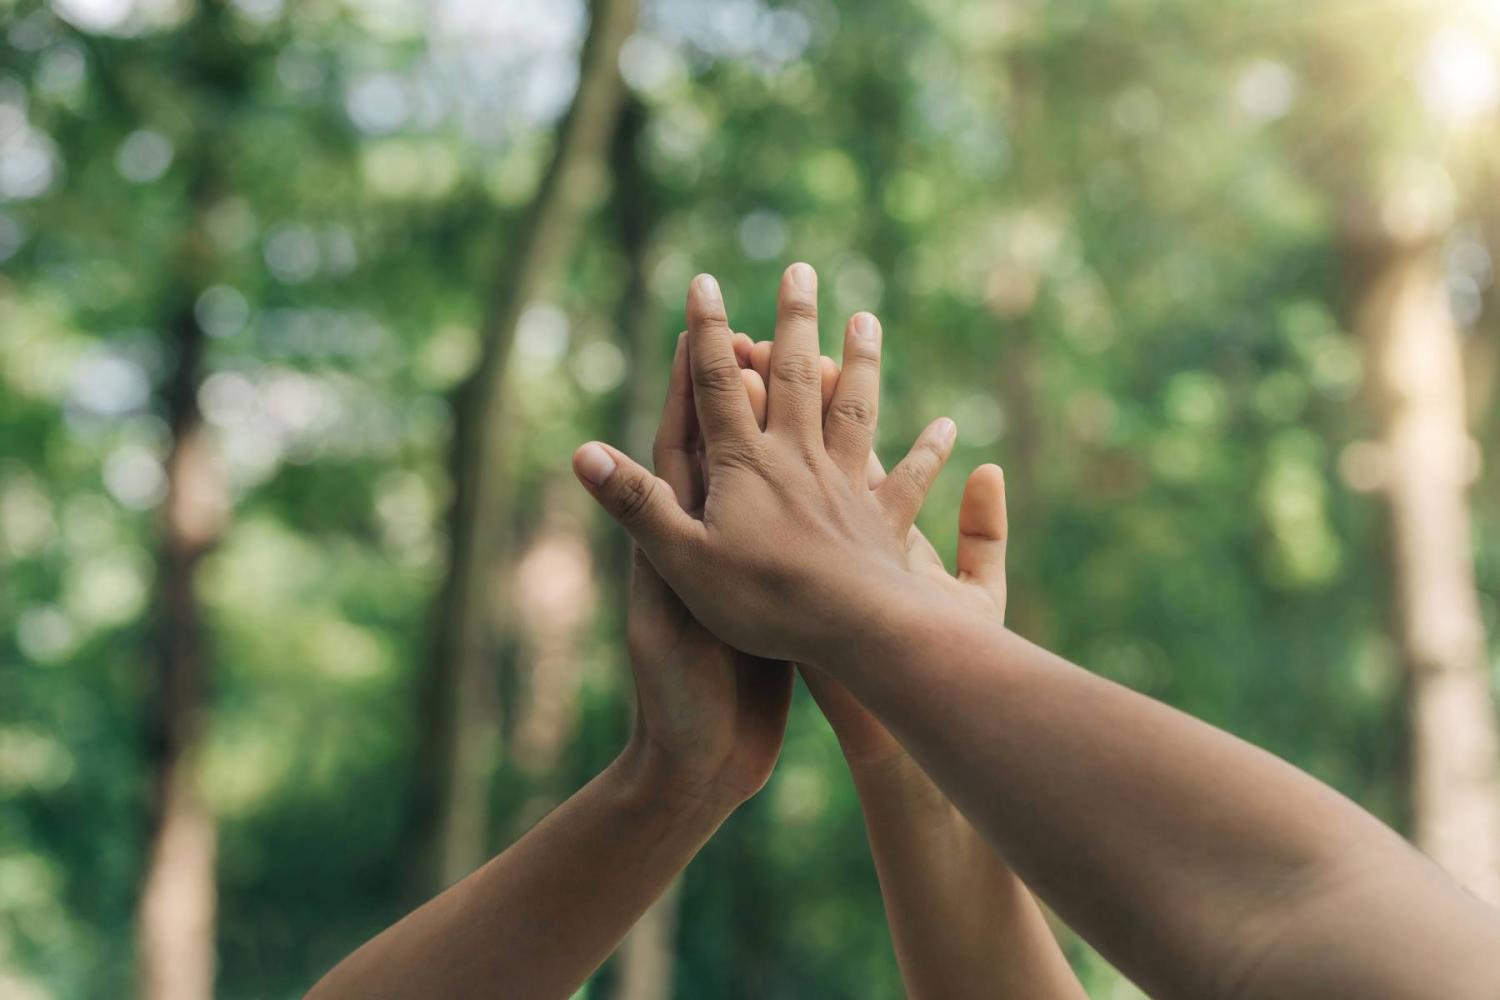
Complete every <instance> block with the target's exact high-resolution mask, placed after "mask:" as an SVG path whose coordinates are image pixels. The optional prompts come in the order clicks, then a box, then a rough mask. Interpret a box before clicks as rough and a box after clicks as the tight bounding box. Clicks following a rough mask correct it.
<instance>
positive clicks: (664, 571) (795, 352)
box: [573, 264, 955, 662]
mask: <svg viewBox="0 0 1500 1000" xmlns="http://www.w3.org/2000/svg"><path fill="white" fill-rule="evenodd" d="M687 316H688V336H687V342H688V360H689V367H690V370H691V373H692V382H693V394H694V402H695V409H696V413H697V416H698V423H699V427H700V428H701V433H702V437H703V441H704V444H705V459H706V468H707V480H708V482H707V496H706V499H705V502H704V505H703V516H702V519H701V520H695V519H694V518H693V517H691V516H690V515H688V514H687V513H686V512H685V511H684V510H683V508H682V506H681V505H680V504H679V503H678V501H677V499H676V497H675V495H674V493H673V490H672V487H671V485H670V484H669V483H668V482H667V481H665V480H663V479H658V478H656V477H654V476H652V475H651V474H650V473H648V472H647V471H646V470H645V469H643V468H641V467H640V466H639V465H638V464H636V463H635V462H633V461H631V460H630V459H629V458H628V457H626V456H625V455H624V454H622V453H621V452H619V451H617V450H615V449H613V448H610V447H609V446H607V445H602V444H599V443H597V442H592V443H589V444H586V445H584V446H583V447H581V448H579V449H578V451H577V452H576V453H575V455H574V460H573V462H574V469H575V471H576V472H577V474H578V476H579V478H580V480H582V481H583V483H584V484H585V486H586V487H587V488H588V489H589V491H590V492H591V493H592V494H593V495H594V496H595V497H596V498H597V499H598V500H599V502H600V503H601V504H602V505H603V506H604V508H605V509H606V510H608V511H609V512H610V513H611V514H612V515H613V516H614V517H615V518H616V519H617V520H618V521H620V523H621V524H622V525H624V527H625V528H626V529H627V530H628V531H630V533H631V534H632V535H633V536H634V537H635V539H636V541H637V543H638V544H639V545H640V547H641V549H642V550H643V551H644V552H645V554H646V556H647V558H648V559H649V560H650V562H651V565H652V566H653V567H655V569H656V570H657V571H658V572H659V573H660V574H661V575H662V577H663V578H664V579H665V580H666V582H667V583H668V584H669V585H670V587H671V589H672V590H673V591H674V592H676V593H677V595H678V596H679V597H681V598H682V600H683V602H684V603H685V604H686V606H687V607H688V608H689V609H690V610H691V611H692V613H693V615H694V617H695V618H697V619H698V620H699V621H700V622H702V623H703V624H704V625H705V626H707V627H708V629H709V630H710V631H712V632H713V633H714V634H715V635H718V636H719V637H721V638H722V639H724V640H725V641H726V642H729V643H730V644H732V645H733V646H735V647H737V648H739V649H744V650H746V651H749V652H752V653H755V654H757V655H760V656H766V657H772V658H776V659H784V660H798V661H801V662H806V661H809V660H813V659H814V658H815V657H814V654H815V653H816V652H817V650H819V649H820V648H825V647H826V646H828V645H830V644H835V643H841V642H845V641H847V640H848V639H849V637H850V636H851V635H857V634H859V633H860V631H861V630H862V629H863V628H865V627H867V626H868V624H869V623H868V621H867V620H866V615H865V611H866V609H867V608H868V607H869V606H870V605H871V603H872V601H875V600H876V599H877V598H888V597H889V596H890V595H892V594H893V593H894V592H895V591H896V590H898V589H900V587H901V581H902V580H903V579H905V578H908V577H910V576H911V572H910V570H909V569H908V567H907V559H906V551H907V535H908V532H909V530H910V528H911V524H912V521H913V519H914V518H915V516H916V513H917V509H918V507H919V506H920V504H921V501H922V498H923V497H924V496H925V494H926V492H927V488H928V487H929V486H930V484H931V482H932V480H933V478H934V477H935V476H936V475H937V472H938V470H939V469H941V467H942V464H943V462H944V461H945V460H946V459H947V457H948V453H949V452H950V451H951V449H952V445H953V438H954V434H955V428H954V425H953V422H952V421H950V420H947V419H941V420H938V421H935V422H934V423H933V424H931V425H930V426H929V427H928V428H927V429H926V430H925V431H924V432H923V433H922V435H921V436H920V437H919V438H918V440H917V443H916V444H915V445H914V446H913V447H912V450H911V452H910V453H909V454H908V455H907V456H906V458H905V459H903V460H902V462H901V463H900V464H898V465H897V466H896V468H895V469H893V470H892V472H891V474H890V475H889V476H888V477H887V478H886V479H885V480H884V481H883V482H882V483H881V484H880V486H879V487H878V488H876V489H873V490H872V489H870V487H869V485H868V481H867V463H868V459H869V453H870V444H871V439H872V437H873V434H874V427H875V418H876V413H877V410H878V407H879V396H880V388H879V372H880V325H879V323H878V322H876V320H875V318H874V317H873V316H870V315H868V314H864V313H862V314H860V315H858V316H856V317H854V318H853V319H852V320H851V321H850V322H849V325H848V327H847V329H846V331H845V340H844V370H843V374H842V376H841V377H840V379H839V382H838V386H837V387H836V389H835V390H834V394H833V397H832V399H831V400H830V402H829V407H828V416H827V419H826V420H824V419H823V417H822V405H821V392H822V388H821V387H822V381H823V380H822V376H821V367H822V364H821V360H820V355H819V352H818V332H817V277H816V275H815V274H814V273H813V270H812V268H811V267H808V266H807V265H806V264H794V265H792V267H790V268H788V269H787V272H786V274H784V275H783V276H782V282H781V291H780V296H779V301H778V310H777V322H776V337H775V341H774V343H773V345H772V349H771V357H770V364H769V369H768V372H769V378H768V379H767V380H765V381H766V390H767V400H766V428H765V430H764V431H762V430H761V429H760V427H759V425H758V423H757V421H756V416H755V413H754V410H753V409H752V406H751V402H750V395H749V394H747V392H746V378H747V376H746V375H745V374H744V372H743V371H742V369H741V364H740V360H739V359H738V358H737V357H736V352H735V346H734V337H733V335H732V334H731V332H730V328H729V322H728V317H727V314H726V312H725V309H724V302H723V299H722V297H721V295H720V292H719V287H718V283H717V282H715V281H714V279H713V278H711V277H709V276H708V275H700V276H699V277H698V278H696V279H694V281H693V284H692V286H691V288H690V290H689V293H688V303H687Z"/></svg>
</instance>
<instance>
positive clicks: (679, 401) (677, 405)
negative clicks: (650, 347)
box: [651, 332, 703, 510]
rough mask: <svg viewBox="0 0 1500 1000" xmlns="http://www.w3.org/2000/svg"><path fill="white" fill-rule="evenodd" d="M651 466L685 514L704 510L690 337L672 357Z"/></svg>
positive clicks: (680, 337)
mask: <svg viewBox="0 0 1500 1000" xmlns="http://www.w3.org/2000/svg"><path fill="white" fill-rule="evenodd" d="M651 464H652V466H653V467H654V468H655V469H656V474H657V475H658V476H660V477H661V478H663V479H665V480H666V481H667V485H668V486H670V487H672V492H673V493H674V494H676V496H677V503H678V505H679V506H681V507H682V509H683V510H697V509H698V508H699V507H701V506H703V475H702V466H701V464H700V463H699V461H698V414H697V413H695V412H694V410H693V382H692V379H691V378H690V377H689V376H688V360H687V334H686V333H685V332H684V333H680V334H678V335H677V350H676V351H675V352H674V353H673V354H672V374H671V375H670V376H669V377H668V379H667V401H666V404H665V405H663V406H662V411H661V422H660V423H659V424H657V425H656V441H655V442H654V443H653V444H652V446H651Z"/></svg>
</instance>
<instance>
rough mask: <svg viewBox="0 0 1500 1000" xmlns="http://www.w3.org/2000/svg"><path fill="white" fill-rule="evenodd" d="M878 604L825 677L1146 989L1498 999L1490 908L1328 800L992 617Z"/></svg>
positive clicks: (1498, 952)
mask: <svg viewBox="0 0 1500 1000" xmlns="http://www.w3.org/2000/svg"><path fill="white" fill-rule="evenodd" d="M910 600H911V595H909V594H908V595H904V597H903V600H902V602H901V605H902V606H904V607H906V608H909V607H910V603H909V602H910ZM884 610H885V613H887V614H889V615H891V616H892V618H894V619H895V622H893V624H891V625H890V626H889V627H888V628H885V629H882V630H881V633H882V634H881V635H880V636H879V637H877V638H875V639H874V640H873V641H872V642H871V643H870V644H869V646H868V647H867V648H865V649H864V650H863V651H862V653H861V655H859V656H857V657H856V656H852V655H850V656H840V655H838V654H834V655H833V656H832V657H831V658H830V660H829V662H828V664H827V666H825V669H833V670H836V671H838V672H839V675H840V676H841V677H843V678H844V679H845V680H846V682H847V683H848V684H850V686H851V689H852V690H853V691H854V692H855V693H856V694H857V695H858V696H860V697H861V698H863V699H864V700H865V701H866V703H867V704H869V705H870V706H871V707H872V708H873V709H874V710H875V711H876V712H877V713H878V714H880V716H881V717H882V718H883V719H884V720H885V721H886V722H887V723H888V724H889V725H890V726H891V727H892V729H893V730H894V731H895V733H896V734H897V736H898V737H899V738H901V739H902V741H903V743H904V744H905V745H906V746H907V747H908V748H910V749H911V751H912V753H913V754H914V756H915V757H916V758H917V760H918V761H920V762H921V763H922V765H923V766H924V767H925V768H926V769H927V770H928V772H929V773H931V774H932V775H933V777H934V778H935V779H936V780H937V781H938V783H939V784H940V786H941V787H942V788H943V789H944V790H945V791H946V792H947V793H948V794H950V795H951V796H953V799H954V801H955V802H956V803H958V805H959V806H960V808H962V809H963V810H964V812H965V813H966V814H967V815H968V816H969V817H971V818H972V819H973V821H974V822H975V823H976V824H977V825H978V826H979V827H980V828H981V829H982V830H984V831H985V833H986V834H988V835H989V837H990V838H991V840H993V841H994V842H995V843H996V844H997V845H998V846H999V847H1000V849H1001V850H1002V851H1003V852H1004V853H1005V856H1006V857H1007V858H1008V859H1010V861H1011V862H1012V863H1013V864H1014V865H1015V866H1016V869H1017V871H1018V872H1020V873H1021V875H1022V877H1024V878H1025V879H1026V882H1027V884H1028V885H1030V886H1032V887H1033V888H1034V889H1035V890H1036V891H1037V892H1038V893H1040V894H1041V895H1042V897H1043V898H1044V899H1047V900H1048V901H1049V902H1051V903H1052V904H1053V905H1054V906H1055V907H1056V908H1057V910H1058V912H1059V913H1060V914H1061V915H1062V916H1063V918H1064V919H1066V920H1067V921H1068V922H1069V924H1070V925H1071V926H1072V927H1074V928H1075V929H1076V930H1077V931H1078V932H1079V933H1081V934H1082V935H1083V936H1084V937H1085V938H1087V939H1088V940H1089V941H1091V942H1092V943H1093V944H1094V945H1095V946H1096V947H1097V948H1099V950H1100V951H1101V953H1103V954H1104V956H1105V957H1106V958H1108V959H1110V960H1111V961H1112V962H1114V963H1115V964H1116V965H1117V966H1118V967H1119V968H1120V969H1121V970H1122V971H1124V972H1125V973H1126V974H1128V975H1130V976H1131V977H1132V978H1133V979H1135V980H1136V981H1137V982H1138V983H1140V984H1141V985H1142V986H1144V987H1145V988H1146V989H1147V990H1150V991H1153V992H1155V993H1158V994H1159V995H1162V996H1180V997H1225V998H1231V997H1232V998H1249V997H1266V998H1272V997H1275V998H1282V997H1325V996H1381V997H1413V998H1417V997H1437V996H1442V997H1453V998H1463V997H1475V998H1476V1000H1477V998H1480V997H1492V996H1496V995H1500V923H1497V920H1496V915H1495V913H1494V911H1492V910H1491V909H1489V908H1488V907H1486V906H1485V905H1483V904H1482V903H1480V902H1478V901H1477V900H1475V899H1473V898H1472V897H1470V896H1469V895H1467V894H1466V893H1464V892H1463V891H1462V890H1460V889H1459V888H1458V887H1457V886H1456V885H1454V884H1453V883H1452V882H1451V881H1450V880H1448V879H1447V877H1446V876H1444V875H1443V874H1442V873H1440V872H1439V871H1438V870H1437V869H1436V868H1435V867H1434V866H1432V865H1431V864H1430V863H1429V862H1428V861H1427V860H1426V859H1424V858H1422V857H1421V856H1420V855H1418V854H1417V853H1416V852H1415V851H1413V850H1412V849H1411V848H1410V847H1409V846H1407V845H1406V844H1405V843H1404V842H1402V841H1401V840H1400V839H1399V838H1398V837H1396V836H1395V835H1394V834H1393V833H1392V832H1391V831H1389V830H1388V829H1386V828H1385V827H1384V826H1382V825H1381V824H1380V823H1379V822H1378V821H1376V820H1375V819H1374V818H1373V817H1371V816H1369V815H1368V814H1367V813H1365V812H1363V811H1362V810H1360V809H1359V808H1358V807H1357V806H1355V805H1354V804H1353V803H1351V802H1349V801H1348V800H1347V799H1345V798H1343V797H1342V796H1340V795H1338V794H1337V793H1336V792H1334V791H1332V790H1331V789H1329V788H1327V787H1326V786H1324V785H1322V784H1320V783H1318V782H1317V781H1315V780H1313V779H1312V778H1310V777H1308V776H1307V775H1306V774H1304V773H1302V772H1301V771H1298V770H1297V769H1295V768H1293V767H1291V766H1290V765H1288V764H1286V763H1284V762H1282V761H1280V760H1279V759H1277V758H1275V757H1273V756H1271V755H1269V754H1266V753H1264V752H1262V751H1260V750H1258V749H1256V748H1254V747H1252V746H1250V745H1248V744H1246V743H1243V742H1241V741H1239V740H1237V739H1235V738H1234V737H1232V736H1230V735H1228V734H1226V733H1223V732H1221V731H1219V730H1216V729H1214V728H1212V727H1210V726H1207V725H1205V724H1203V723H1201V722H1198V721H1197V720H1194V719H1192V718H1190V717H1188V716H1186V715H1183V714H1182V713H1180V712H1177V711H1175V710H1173V709H1171V708H1168V707H1167V706H1165V705H1162V704H1160V703H1158V702H1155V701H1152V700H1151V699H1149V698H1145V697H1142V696H1140V695H1138V694H1135V693H1134V692H1131V691H1128V690H1126V689H1125V688H1122V687H1119V686H1118V685H1115V684H1112V683H1110V682H1108V681H1105V680H1101V679H1100V678H1098V677H1095V676H1094V675H1092V674H1089V673H1087V672H1086V671H1083V670H1080V669H1079V668H1077V667H1075V666H1073V665H1071V664H1069V663H1067V662H1065V661H1063V660H1061V659H1059V658H1057V657H1055V656H1052V655H1051V654H1049V653H1047V652H1046V651H1044V650H1042V649H1040V648H1038V647H1036V646H1034V645H1032V644H1030V643H1027V642H1026V641H1025V640H1023V639H1021V638H1019V637H1018V636H1016V635H1014V634H1013V633H1010V632H1007V631H1005V630H1004V629H1001V628H997V627H995V626H994V625H993V624H992V623H990V622H986V621H983V620H981V619H978V618H975V617H973V616H970V615H967V614H964V613H958V614H955V613H953V611H952V610H951V609H946V608H940V607H939V606H937V605H933V606H926V607H925V608H924V610H926V611H930V612H931V615H930V616H928V615H924V616H922V617H921V619H920V620H918V619H917V617H916V616H914V615H913V614H912V613H911V612H910V611H905V612H903V611H898V610H897V606H896V605H894V604H893V605H892V606H889V607H888V608H886V609H884Z"/></svg>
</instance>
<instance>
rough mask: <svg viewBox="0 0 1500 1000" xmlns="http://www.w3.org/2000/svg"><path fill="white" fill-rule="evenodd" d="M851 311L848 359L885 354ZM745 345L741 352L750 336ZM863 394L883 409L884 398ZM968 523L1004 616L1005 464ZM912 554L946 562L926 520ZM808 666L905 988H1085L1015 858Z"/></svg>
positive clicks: (975, 566)
mask: <svg viewBox="0 0 1500 1000" xmlns="http://www.w3.org/2000/svg"><path fill="white" fill-rule="evenodd" d="M850 322H851V324H859V325H860V326H861V327H862V328H863V329H864V330H865V331H867V332H866V334H865V335H864V336H860V337H850V338H849V342H850V343H849V347H848V348H846V350H845V352H844V363H845V364H846V365H852V366H854V367H855V368H856V369H858V367H859V366H861V365H873V364H876V363H877V362H878V359H879V344H880V336H881V331H880V325H879V321H878V320H876V319H875V317H873V316H871V315H869V314H868V313H862V314H859V315H856V316H855V317H854V318H853V319H851V320H850ZM736 353H737V354H739V353H742V351H741V349H740V346H739V345H737V349H736ZM770 362H771V344H770V342H769V341H761V342H759V343H756V344H754V345H752V347H751V349H750V365H751V367H752V368H753V369H754V371H755V372H756V374H757V375H758V376H759V378H758V379H757V380H756V382H755V384H756V385H757V386H763V385H765V384H766V383H767V382H769V381H770V375H771V372H770ZM839 377H840V372H839V368H838V366H837V365H836V364H834V362H833V361H832V359H830V358H826V357H825V358H823V359H822V381H823V385H822V390H823V409H824V419H825V420H826V419H827V409H828V406H829V405H830V404H831V403H832V401H833V397H834V394H835V392H836V390H837V386H838V381H839ZM872 382H873V383H878V376H877V378H876V379H873V380H866V383H865V384H866V385H871V384H872ZM865 402H868V404H869V405H870V406H871V407H872V408H873V407H874V406H875V404H876V403H877V400H875V399H873V398H867V399H866V400H865ZM751 409H752V410H753V411H754V412H755V415H756V420H757V423H758V424H759V425H760V426H761V427H762V428H764V426H765V422H766V401H765V398H764V395H763V393H752V398H751ZM868 476H869V483H870V485H871V486H872V487H876V486H879V485H880V483H881V482H883V481H884V480H885V470H884V469H883V468H882V467H881V465H880V462H879V461H878V460H877V459H876V458H875V456H874V454H873V453H872V454H871V455H870V458H869V470H868ZM958 529H959V545H958V578H959V580H961V581H963V582H964V583H965V584H967V585H968V587H969V589H970V595H971V596H972V598H973V599H974V604H975V606H976V608H977V609H978V610H979V611H980V612H981V613H984V612H986V611H988V612H989V613H991V614H993V615H994V617H995V620H996V621H1004V620H1005V597H1006V581H1005V547H1006V538H1007V535H1008V534H1009V528H1008V524H1007V518H1006V510H1005V476H1004V475H1003V474H1002V473H1001V471H1000V469H999V467H998V466H994V465H984V466H980V467H979V468H978V469H976V470H974V473H973V474H972V475H971V476H970V477H969V481H968V483H967V485H966V486H965V487H964V495H963V501H962V503H961V504H960V505H959V514H958ZM907 562H908V564H909V565H910V567H911V568H912V569H915V570H918V571H921V572H925V573H928V574H936V575H938V576H940V577H944V578H946V577H947V575H948V571H947V569H946V568H945V567H944V566H943V560H942V559H941V558H940V557H939V556H938V554H937V553H936V552H935V551H933V548H932V546H931V544H929V543H928V541H927V539H926V538H925V537H923V535H922V533H921V532H920V531H918V530H916V529H915V528H913V529H912V530H911V534H910V535H909V536H908V547H907ZM801 672H802V678H803V680H804V681H806V682H807V687H808V690H809V691H811V692H812V695H813V698H814V699H815V700H816V701H817V703H818V707H819V708H821V709H822V710H823V715H824V716H825V717H826V718H827V719H828V723H829V725H830V726H832V727H833V732H834V735H835V736H837V737H838V741H839V746H840V748H841V749H842V750H843V753H844V759H845V761H847V762H848V765H849V773H850V776H851V777H852V778H853V779H854V787H855V791H856V792H857V793H858V795H859V802H860V809H861V810H862V811H863V813H864V818H865V831H866V834H867V836H868V837H869V841H870V853H871V855H872V856H873V857H874V859H875V870H876V872H877V873H878V874H879V877H880V892H881V896H882V897H883V898H884V900H885V912H886V920H887V922H888V923H889V925H890V929H891V941H892V943H893V944H894V945H895V949H896V959H897V962H898V963H899V964H900V967H901V979H902V981H903V983H904V984H905V986H906V993H907V996H909V997H913V998H915V1000H922V998H928V997H932V998H943V1000H962V998H965V997H975V998H979V997H983V998H986V1000H989V998H993V997H1013V998H1017V1000H1020V998H1026V1000H1085V997H1084V992H1083V987H1082V985H1081V984H1080V983H1079V982H1078V979H1077V977H1076V976H1075V975H1074V974H1073V970H1072V969H1071V968H1069V966H1068V962H1067V959H1066V958H1065V957H1064V956H1063V953H1062V950H1061V949H1060V948H1059V947H1058V944H1057V939H1056V938H1055V937H1053V935H1052V930H1051V928H1050V927H1048V926H1047V920H1046V918H1045V917H1044V916H1043V915H1042V911H1041V908H1040V907H1039V906H1038V905H1037V902H1036V900H1035V898H1033V896H1032V895H1031V892H1030V891H1029V890H1028V889H1027V888H1026V886H1025V885H1024V884H1023V883H1022V882H1021V880H1020V879H1019V878H1017V877H1016V874H1015V872H1013V871H1012V870H1011V869H1010V866H1009V865H1007V864H1006V863H1005V861H1004V859H1003V858H1001V857H1000V855H999V854H998V853H997V852H996V851H995V849H994V848H993V847H991V846H990V844H989V843H988V842H987V841H986V840H985V839H984V837H983V836H981V835H980V833H979V831H978V830H976V829H975V828H974V825H973V824H972V823H970V822H969V820H968V819H967V818H966V817H965V816H964V815H963V813H961V812H959V811H958V809H957V808H956V807H955V806H954V805H953V803H952V802H951V801H950V800H949V799H948V796H946V795H944V794H943V792H942V791H941V790H940V789H939V788H938V787H937V785H936V784H934V783H933V781H932V779H931V778H929V777H928V776H927V773H926V772H925V771H923V770H922V769H921V768H920V767H919V766H917V763H916V761H914V760H913V759H912V757H911V754H909V753H907V752H906V750H905V748H904V747H902V746H901V744H900V743H898V742H897V741H896V738H895V737H894V736H892V735H891V733H890V730H888V729H886V727H885V726H884V725H882V724H881V723H880V720H878V719H876V718H875V716H874V715H872V714H871V713H870V712H869V710H867V709H866V708H865V707H864V706H863V705H861V704H860V703H859V702H858V700H856V699H855V697H854V696H853V695H852V694H850V693H849V690H848V688H846V687H844V685H843V684H841V683H840V682H839V681H838V680H837V679H835V678H834V677H833V676H832V675H831V674H828V673H826V672H825V671H822V670H817V669H814V668H809V667H804V668H802V671H801Z"/></svg>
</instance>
